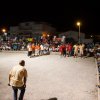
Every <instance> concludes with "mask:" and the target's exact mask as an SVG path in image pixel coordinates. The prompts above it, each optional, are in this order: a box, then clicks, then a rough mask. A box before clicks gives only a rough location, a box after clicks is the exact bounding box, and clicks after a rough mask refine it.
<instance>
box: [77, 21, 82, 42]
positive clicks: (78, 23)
mask: <svg viewBox="0 0 100 100" xmlns="http://www.w3.org/2000/svg"><path fill="white" fill-rule="evenodd" d="M80 25H81V24H80V22H77V26H79V33H78V42H79V43H80Z"/></svg>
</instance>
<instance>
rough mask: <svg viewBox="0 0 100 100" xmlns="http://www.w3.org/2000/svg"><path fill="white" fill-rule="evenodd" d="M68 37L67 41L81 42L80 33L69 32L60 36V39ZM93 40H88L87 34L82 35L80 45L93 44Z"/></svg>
mask: <svg viewBox="0 0 100 100" xmlns="http://www.w3.org/2000/svg"><path fill="white" fill-rule="evenodd" d="M63 36H65V37H66V39H73V40H74V41H75V42H78V40H79V32H77V31H67V32H63V33H61V34H59V37H60V38H63ZM92 42H93V39H86V38H85V33H80V43H92Z"/></svg>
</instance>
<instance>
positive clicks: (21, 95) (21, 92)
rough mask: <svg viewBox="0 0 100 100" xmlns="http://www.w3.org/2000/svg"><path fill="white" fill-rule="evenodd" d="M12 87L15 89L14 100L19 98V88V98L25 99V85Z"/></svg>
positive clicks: (20, 99)
mask: <svg viewBox="0 0 100 100" xmlns="http://www.w3.org/2000/svg"><path fill="white" fill-rule="evenodd" d="M12 89H13V98H14V99H13V100H17V98H18V97H17V95H18V90H20V94H19V99H18V100H23V97H24V93H25V87H24V86H22V87H14V86H12Z"/></svg>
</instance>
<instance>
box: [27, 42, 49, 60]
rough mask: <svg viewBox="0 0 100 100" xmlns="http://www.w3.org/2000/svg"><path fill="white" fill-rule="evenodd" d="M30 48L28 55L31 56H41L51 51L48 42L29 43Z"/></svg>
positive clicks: (28, 48) (28, 47)
mask: <svg viewBox="0 0 100 100" xmlns="http://www.w3.org/2000/svg"><path fill="white" fill-rule="evenodd" d="M27 50H28V56H29V57H30V58H31V57H32V56H40V55H44V54H46V53H47V52H48V51H49V45H48V44H45V45H43V44H34V43H31V42H30V43H28V45H27Z"/></svg>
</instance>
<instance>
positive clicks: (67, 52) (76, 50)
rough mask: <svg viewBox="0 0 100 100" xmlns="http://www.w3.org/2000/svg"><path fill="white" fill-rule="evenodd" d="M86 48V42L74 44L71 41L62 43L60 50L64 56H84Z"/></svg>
mask: <svg viewBox="0 0 100 100" xmlns="http://www.w3.org/2000/svg"><path fill="white" fill-rule="evenodd" d="M84 48H85V45H84V44H74V45H72V44H71V43H68V44H62V45H60V47H59V51H60V55H61V56H64V57H66V56H67V57H70V56H74V57H78V56H80V57H83V55H84Z"/></svg>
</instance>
